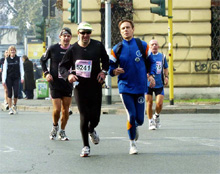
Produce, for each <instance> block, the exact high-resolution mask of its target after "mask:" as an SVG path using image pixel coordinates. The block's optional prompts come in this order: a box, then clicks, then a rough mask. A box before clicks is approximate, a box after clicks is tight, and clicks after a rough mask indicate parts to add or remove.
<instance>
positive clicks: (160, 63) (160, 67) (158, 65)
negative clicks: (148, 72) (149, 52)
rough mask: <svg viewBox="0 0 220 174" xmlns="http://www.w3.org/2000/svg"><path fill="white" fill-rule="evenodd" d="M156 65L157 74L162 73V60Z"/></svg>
mask: <svg viewBox="0 0 220 174" xmlns="http://www.w3.org/2000/svg"><path fill="white" fill-rule="evenodd" d="M156 67H157V73H156V74H161V71H162V62H160V61H157V62H156Z"/></svg>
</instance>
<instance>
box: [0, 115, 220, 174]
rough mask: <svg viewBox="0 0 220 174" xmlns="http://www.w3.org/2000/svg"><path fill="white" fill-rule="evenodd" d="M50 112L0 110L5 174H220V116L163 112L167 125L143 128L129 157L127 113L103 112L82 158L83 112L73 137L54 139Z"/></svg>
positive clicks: (70, 131) (74, 122) (72, 127)
mask: <svg viewBox="0 0 220 174" xmlns="http://www.w3.org/2000/svg"><path fill="white" fill-rule="evenodd" d="M51 120H52V118H51V113H48V112H47V113H42V112H19V114H18V115H12V116H10V115H8V112H3V111H0V173H1V174H9V173H10V174H20V173H22V174H24V173H30V174H51V173H55V174H60V173H62V174H73V173H77V174H81V173H82V174H83V173H91V174H93V173H94V174H101V173H102V174H110V173H111V174H118V173H120V174H130V173H135V174H136V173H137V174H139V173H145V174H155V173H163V174H183V173H184V174H201V173H205V174H217V173H220V165H219V164H220V126H219V125H220V124H219V123H220V117H219V116H216V115H215V114H164V115H162V116H161V124H162V127H161V129H159V130H156V131H149V130H148V124H147V122H148V121H147V120H145V123H144V125H143V126H141V127H140V128H139V132H140V137H139V140H138V141H137V146H138V150H139V154H138V155H129V154H128V152H129V140H128V135H127V131H126V116H125V115H120V116H118V115H102V117H101V122H100V124H99V126H98V127H97V129H96V130H97V132H98V134H99V135H100V139H101V141H100V144H99V145H93V144H92V143H91V144H90V145H91V156H90V157H88V158H81V157H80V156H79V154H80V152H81V149H82V140H81V134H80V130H79V115H78V114H77V115H72V116H71V117H70V119H69V122H68V125H67V128H66V133H67V135H68V137H69V138H70V141H68V142H63V141H59V140H56V141H51V140H49V132H50V130H51V124H52V123H51Z"/></svg>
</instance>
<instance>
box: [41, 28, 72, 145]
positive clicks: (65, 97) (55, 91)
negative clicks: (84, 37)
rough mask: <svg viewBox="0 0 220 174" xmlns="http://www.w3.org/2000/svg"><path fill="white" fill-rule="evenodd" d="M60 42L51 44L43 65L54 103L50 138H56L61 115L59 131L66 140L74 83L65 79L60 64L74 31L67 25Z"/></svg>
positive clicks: (61, 138)
mask: <svg viewBox="0 0 220 174" xmlns="http://www.w3.org/2000/svg"><path fill="white" fill-rule="evenodd" d="M59 38H60V42H59V43H57V44H54V45H51V46H50V47H49V48H48V50H47V51H46V54H45V55H43V56H42V57H41V60H40V62H41V66H42V70H43V72H44V75H45V77H46V80H47V81H48V82H49V88H50V94H51V97H52V104H53V113H52V117H53V126H52V130H51V132H50V135H49V137H50V139H51V140H55V139H56V137H57V132H58V131H59V119H60V112H61V113H62V115H61V121H60V122H61V130H60V131H59V139H60V140H63V141H66V140H69V138H68V137H67V136H66V133H65V128H66V125H67V121H68V119H69V106H70V104H71V99H72V98H71V97H72V90H73V87H72V83H69V82H68V81H66V80H64V79H63V78H62V77H61V75H60V73H59V64H60V62H61V60H62V58H63V56H64V55H65V53H66V51H67V50H68V48H69V47H70V41H71V38H72V32H71V30H70V29H69V28H67V27H65V28H63V29H62V30H61V32H60V34H59ZM49 59H50V68H49V70H48V68H47V62H48V60H49Z"/></svg>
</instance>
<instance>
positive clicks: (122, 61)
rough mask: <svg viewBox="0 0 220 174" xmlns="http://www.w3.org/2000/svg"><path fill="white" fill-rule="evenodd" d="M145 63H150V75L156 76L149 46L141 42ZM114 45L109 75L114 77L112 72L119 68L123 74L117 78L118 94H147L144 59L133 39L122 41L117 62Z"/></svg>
mask: <svg viewBox="0 0 220 174" xmlns="http://www.w3.org/2000/svg"><path fill="white" fill-rule="evenodd" d="M142 45H143V47H144V50H146V55H147V56H148V59H147V61H149V63H150V65H151V66H150V71H149V72H150V73H149V74H156V62H155V60H154V58H153V57H152V53H151V52H150V51H149V46H148V45H147V43H146V42H144V41H142ZM116 48H117V45H115V46H114V47H113V49H112V51H111V57H110V67H109V74H110V75H111V76H114V74H113V70H114V69H116V68H118V67H120V68H123V69H124V71H125V73H123V74H120V75H119V76H118V88H119V93H129V94H143V93H146V92H147V70H146V66H145V61H144V58H143V57H142V54H141V52H140V50H139V48H138V46H137V43H136V41H135V39H134V38H132V39H131V40H130V41H126V40H123V41H122V50H121V54H120V57H119V60H117V57H116Z"/></svg>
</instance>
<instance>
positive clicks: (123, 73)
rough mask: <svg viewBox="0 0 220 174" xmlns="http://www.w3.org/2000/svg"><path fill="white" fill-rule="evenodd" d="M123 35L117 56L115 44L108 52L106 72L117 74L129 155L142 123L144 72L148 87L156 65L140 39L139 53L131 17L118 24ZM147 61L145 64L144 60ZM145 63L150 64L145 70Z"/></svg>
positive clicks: (145, 85)
mask: <svg viewBox="0 0 220 174" xmlns="http://www.w3.org/2000/svg"><path fill="white" fill-rule="evenodd" d="M118 27H119V29H120V32H121V35H122V37H123V41H122V48H121V53H120V56H119V57H117V47H118V45H115V46H114V47H113V49H112V52H111V57H110V67H109V74H110V75H111V76H116V75H118V88H119V93H120V96H121V99H122V102H123V104H124V107H125V109H126V111H127V115H128V117H127V130H128V135H129V138H130V151H129V154H137V153H138V151H137V147H136V143H135V140H137V139H138V132H137V126H140V125H142V124H143V122H144V115H145V99H144V95H145V93H146V92H147V72H149V75H150V76H149V79H148V80H149V81H150V86H152V87H153V86H154V85H155V81H154V77H153V76H154V74H155V73H156V64H155V61H154V59H153V57H152V56H149V55H151V52H150V51H149V46H148V45H147V43H146V42H144V41H141V42H142V46H143V48H144V51H145V54H146V56H147V57H148V58H147V61H145V58H144V57H145V56H144V55H142V54H141V50H140V49H139V48H138V45H137V42H136V40H135V39H134V38H133V33H134V24H133V22H132V21H131V20H127V19H126V20H122V21H121V22H119V25H118ZM146 62H147V63H146ZM146 64H147V65H149V66H147V67H149V69H148V70H147V68H146Z"/></svg>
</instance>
